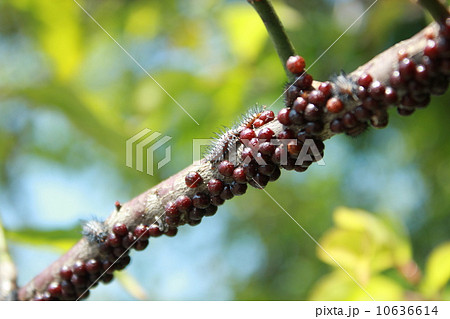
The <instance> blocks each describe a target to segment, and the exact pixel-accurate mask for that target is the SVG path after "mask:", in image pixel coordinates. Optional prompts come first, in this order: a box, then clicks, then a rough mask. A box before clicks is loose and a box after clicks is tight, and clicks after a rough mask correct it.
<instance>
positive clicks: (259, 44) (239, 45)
mask: <svg viewBox="0 0 450 319" xmlns="http://www.w3.org/2000/svg"><path fill="white" fill-rule="evenodd" d="M222 23H223V26H224V29H225V32H226V34H227V36H228V38H229V43H230V46H231V50H232V53H233V55H234V56H235V57H236V59H237V60H238V61H242V62H243V63H248V62H251V61H254V60H255V59H256V57H257V56H258V54H259V52H261V50H262V48H263V46H264V43H265V40H266V39H267V38H268V36H267V32H266V30H265V28H264V24H263V23H262V21H261V19H260V18H259V17H258V15H257V14H256V13H255V12H254V11H253V10H252V9H251V8H250V7H249V6H248V5H247V4H244V3H237V4H233V5H229V6H227V7H225V9H224V10H223V16H222Z"/></svg>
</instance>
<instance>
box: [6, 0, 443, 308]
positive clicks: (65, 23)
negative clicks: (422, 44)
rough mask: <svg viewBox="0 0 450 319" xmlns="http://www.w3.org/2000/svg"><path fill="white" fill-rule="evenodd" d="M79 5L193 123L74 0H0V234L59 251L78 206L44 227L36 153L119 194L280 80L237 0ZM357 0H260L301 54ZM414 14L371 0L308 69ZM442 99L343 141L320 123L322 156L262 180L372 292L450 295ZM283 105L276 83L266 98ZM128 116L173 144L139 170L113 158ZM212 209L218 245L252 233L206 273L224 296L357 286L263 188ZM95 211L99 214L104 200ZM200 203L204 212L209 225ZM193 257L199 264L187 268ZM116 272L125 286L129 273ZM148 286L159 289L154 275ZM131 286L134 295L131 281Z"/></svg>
mask: <svg viewBox="0 0 450 319" xmlns="http://www.w3.org/2000/svg"><path fill="white" fill-rule="evenodd" d="M80 4H81V5H82V6H83V7H84V8H85V9H86V10H87V11H88V12H89V13H90V14H91V15H92V16H93V17H95V19H97V21H98V22H99V23H100V24H101V25H102V26H103V27H104V28H105V29H106V30H107V31H108V32H109V33H110V34H111V36H112V37H114V38H115V39H116V40H117V41H118V42H119V43H120V44H121V45H122V46H123V47H124V48H126V49H127V50H128V51H129V52H130V54H131V55H133V57H135V58H136V60H137V61H139V62H140V63H141V64H142V66H143V67H144V68H145V69H146V70H148V72H149V73H150V74H151V75H152V76H154V77H155V78H156V79H157V81H158V82H159V83H160V84H161V85H162V86H163V87H164V88H165V89H166V90H167V91H168V92H169V93H170V94H171V95H172V96H173V97H174V98H175V99H176V100H177V101H179V102H180V103H181V105H183V107H185V108H186V109H187V111H188V112H189V113H190V114H191V115H192V116H193V117H194V118H195V119H196V120H197V121H198V122H199V124H200V125H199V126H197V125H195V123H194V122H193V121H192V120H191V119H190V118H189V117H188V116H187V115H186V114H185V113H184V112H182V111H181V110H180V109H179V107H178V106H177V105H176V104H175V103H174V102H173V101H172V100H171V99H170V98H169V97H168V95H166V94H165V93H164V92H163V91H162V90H161V89H160V88H159V87H158V86H157V85H156V84H155V82H154V81H153V80H152V79H150V78H149V77H147V76H146V74H145V73H144V72H143V71H142V70H141V69H140V68H139V67H138V66H137V65H135V64H134V62H133V61H132V60H130V59H129V57H128V56H127V55H126V54H125V53H124V52H123V51H121V49H120V48H119V47H118V46H117V45H116V44H115V43H114V42H113V41H112V40H111V39H110V38H109V37H108V36H107V35H106V34H105V33H104V32H103V31H102V30H101V29H100V28H99V27H98V26H97V25H96V24H95V23H94V22H93V21H92V20H91V19H90V18H89V17H88V16H87V15H86V14H85V13H84V12H83V11H82V10H81V9H80V8H79V7H78V6H77V5H76V4H75V3H74V2H72V1H51V0H41V1H32V0H5V1H1V2H0V99H1V101H0V159H1V160H0V182H1V184H0V185H1V186H0V187H1V194H0V196H1V197H0V199H1V200H2V201H3V202H4V203H6V205H7V207H6V209H2V213H3V218H4V219H5V220H6V222H5V224H6V226H7V228H8V232H7V236H8V238H9V239H10V240H11V241H14V242H18V243H27V244H33V245H42V244H43V245H48V244H49V245H51V246H53V247H54V248H56V249H58V250H60V249H63V250H65V249H67V248H68V247H69V246H70V244H71V243H72V242H73V241H74V240H76V238H78V236H79V235H78V229H79V227H78V226H71V225H75V224H76V223H77V220H76V218H73V219H71V220H70V223H72V224H71V225H68V226H69V227H68V228H67V227H61V228H58V227H55V226H51V227H50V228H52V229H51V230H50V231H49V227H45V226H42V225H36V224H35V223H34V222H33V220H36V219H39V220H42V219H43V218H44V217H43V216H44V211H43V210H42V207H41V206H39V207H41V208H40V209H39V208H37V206H36V205H37V204H36V203H33V202H31V201H30V200H29V198H31V196H30V194H33V193H36V192H37V191H38V190H39V187H37V188H33V189H31V190H30V189H27V187H26V185H28V184H27V181H28V179H29V177H30V174H31V173H30V167H34V166H33V165H37V164H39V165H44V167H47V170H46V173H45V174H48V175H49V176H50V175H53V174H55V175H57V174H61V172H74V179H76V178H77V172H79V171H82V170H86V169H89V168H91V167H101V168H102V169H104V170H103V171H102V174H103V175H102V178H101V179H102V180H105V185H107V186H106V187H105V188H104V189H102V188H96V187H93V185H87V184H86V183H90V182H84V183H85V184H83V185H82V187H85V188H89V193H90V194H92V196H94V197H102V196H106V197H107V202H108V204H109V203H113V202H114V200H115V199H116V198H122V199H124V200H127V199H129V198H131V197H133V196H135V195H137V194H139V193H141V192H142V191H144V190H145V189H146V188H148V187H151V186H152V185H155V184H156V183H158V182H159V181H160V180H162V179H164V178H166V177H168V176H170V175H171V174H173V173H175V172H177V171H179V170H180V169H182V168H183V167H185V166H187V165H189V164H190V160H189V159H190V158H191V155H192V139H193V138H208V137H210V136H212V135H213V134H212V132H214V131H216V130H217V128H220V127H221V126H222V125H230V124H231V123H232V122H233V120H234V119H236V118H237V117H238V116H239V115H240V114H242V113H244V112H245V111H246V109H247V108H248V107H249V106H252V105H254V104H255V103H260V104H267V105H271V104H272V103H273V102H274V101H275V100H276V99H277V98H278V97H279V96H280V94H281V93H282V88H283V86H284V82H285V78H284V72H283V69H282V67H281V65H280V62H279V61H278V58H277V56H276V54H275V50H274V49H273V47H272V45H271V43H270V41H269V39H268V36H267V34H266V32H265V30H264V27H263V24H262V23H261V21H260V20H259V18H258V16H257V15H256V13H255V12H253V11H252V8H251V7H250V6H249V5H248V4H247V3H246V1H244V0H240V1H237V0H236V1H231V0H230V1H226V0H196V1H193V0H167V1H156V0H146V1H144V0H133V1H131V0H127V1H125V0H113V1H80ZM370 4H371V2H370V1H363V0H359V1H358V0H352V1H331V0H330V1H326V0H320V1H308V0H302V1H294V0H292V1H291V0H286V1H274V5H275V8H276V9H277V11H278V12H279V14H280V16H281V20H282V21H283V22H284V23H285V25H286V27H287V31H288V34H289V36H290V37H291V39H292V42H293V43H294V45H295V47H296V48H297V50H298V52H299V53H300V54H301V55H303V56H304V57H305V59H306V60H307V61H308V63H309V64H311V63H312V62H313V61H315V59H316V58H317V57H318V56H319V55H320V54H321V53H322V52H323V51H324V50H325V49H326V48H327V47H328V46H329V45H330V44H331V43H332V42H334V41H335V40H336V39H337V38H338V37H339V36H340V35H341V33H342V32H343V31H344V30H345V29H346V28H347V27H348V25H349V24H350V23H351V22H352V21H354V20H355V19H356V18H357V17H358V16H359V15H360V14H361V13H362V11H364V9H365V8H367V7H368V6H369V5H370ZM429 21H430V19H429V17H428V16H426V15H424V13H423V11H422V10H420V8H418V7H416V6H414V5H413V4H411V3H410V2H409V1H406V0H389V1H387V0H385V1H379V3H377V4H376V5H375V6H374V7H373V8H372V9H371V10H370V11H369V12H368V13H367V14H366V15H365V16H364V17H363V18H362V19H361V20H360V22H358V23H357V24H356V25H355V26H354V27H353V28H352V29H351V30H350V31H349V32H348V33H346V34H345V36H343V37H342V38H341V39H340V40H339V41H338V42H337V43H336V44H335V45H334V46H333V47H332V48H331V50H330V51H329V52H328V53H326V54H325V55H324V56H323V57H322V58H321V60H319V61H318V62H317V63H316V64H314V66H313V68H312V69H311V70H310V73H312V74H313V75H314V77H315V78H317V79H319V80H325V79H327V78H328V77H329V76H330V75H331V74H333V73H336V72H339V71H340V70H341V69H344V70H345V71H348V72H349V71H351V70H353V69H354V68H356V67H357V66H359V65H361V64H362V63H364V62H366V61H367V60H368V59H370V58H371V57H373V56H374V55H376V54H377V53H379V52H380V51H382V50H383V49H385V48H387V47H389V46H392V45H393V44H395V43H397V42H398V41H401V40H402V39H405V38H407V37H410V36H411V35H413V34H414V33H415V32H417V31H419V30H420V29H421V28H423V27H424V26H425V25H426V24H427V23H428V22H429ZM449 101H450V100H449V95H448V94H447V95H445V96H442V97H438V98H434V99H433V102H432V104H431V105H430V106H429V107H428V109H426V110H422V111H420V112H417V113H416V114H414V115H413V116H411V117H409V118H400V117H399V116H398V115H396V114H395V112H393V113H392V116H391V124H390V126H389V127H388V128H387V129H385V130H383V131H376V130H370V131H368V132H367V133H366V134H365V135H364V136H362V137H360V138H358V139H351V138H347V137H345V136H339V137H336V138H333V139H332V140H330V141H327V142H326V146H327V149H326V152H325V161H326V164H327V165H326V166H325V167H318V166H314V167H312V168H311V169H310V170H308V172H306V173H305V174H294V173H288V172H284V173H283V176H282V178H281V179H280V181H279V182H277V183H275V184H273V185H270V186H269V187H268V188H267V191H268V192H269V193H270V194H271V195H272V196H274V198H275V199H276V200H277V201H278V202H279V203H280V205H281V206H283V208H284V209H286V211H287V212H289V213H290V214H291V215H292V216H293V217H294V218H295V219H296V220H297V221H298V222H299V223H300V224H301V225H302V226H303V227H304V228H305V229H306V230H307V231H308V232H309V233H310V234H311V235H312V236H313V237H315V238H319V237H321V240H320V242H321V244H322V245H323V247H324V248H325V249H326V250H327V251H328V252H329V253H330V254H331V255H332V256H333V257H335V258H336V260H338V261H339V262H340V263H341V265H342V266H343V267H344V268H346V269H347V270H348V271H349V272H350V273H351V274H352V275H353V276H354V277H355V279H357V280H358V281H359V282H360V283H361V284H362V285H363V286H364V287H365V289H367V291H369V292H370V293H371V294H373V295H374V296H375V297H376V298H377V299H416V298H427V299H428V298H431V299H450V292H449V287H448V277H449V274H448V269H450V267H439V265H444V264H445V263H447V264H448V262H449V252H448V251H449V248H448V240H449V229H450V214H449V211H450V187H449V185H450V184H449V183H448V180H449V178H450V167H449V165H448V161H449V159H450V144H449V143H448V141H447V139H448V138H447V137H448V136H449V135H450V127H449V126H448V125H447V123H448V121H449V120H450V112H449V111H448V105H449ZM281 107H282V102H281V99H280V100H278V101H277V102H276V103H275V104H274V105H273V107H272V108H273V109H274V110H278V109H280V108H281ZM143 128H150V129H152V130H153V131H159V132H162V133H163V134H165V135H169V136H171V137H173V138H172V140H171V142H172V149H173V154H174V156H173V160H172V161H171V163H170V164H169V165H167V166H165V167H163V168H162V169H161V170H158V171H157V173H156V174H155V175H154V176H148V175H145V174H142V173H140V172H138V171H135V170H133V169H130V168H127V167H125V165H124V163H125V147H124V146H125V141H126V140H127V138H129V137H131V136H133V135H134V134H136V133H137V132H139V131H140V130H142V129H143ZM177 155H178V156H177ZM39 167H41V166H39ZM111 176H113V177H114V179H113V180H114V183H113V182H109V179H108V178H110V177H111ZM38 177H39V178H42V176H39V175H38ZM79 178H80V179H81V176H80V177H79ZM70 182H72V183H77V182H76V181H75V180H71V181H70ZM27 192H28V193H27ZM69 195H70V194H69ZM43 200H44V201H46V202H53V201H57V198H43ZM86 206H88V208H89V206H90V204H89V203H85V202H80V203H78V202H77V203H70V204H64V205H59V206H58V208H54V211H53V216H59V217H60V216H64V214H63V213H64V212H65V211H66V210H67V209H68V208H72V209H74V210H78V211H80V212H81V211H85V210H86ZM341 206H348V207H359V208H361V209H364V210H366V211H370V212H376V213H374V214H372V213H371V214H369V213H366V212H364V211H359V210H350V209H344V208H340V209H337V210H336V211H335V213H334V214H333V211H334V210H335V209H336V208H337V207H341ZM105 207H108V209H110V208H109V207H112V205H110V206H106V204H105ZM105 210H106V208H105ZM221 211H223V212H222V214H224V213H228V214H229V216H230V218H228V219H221V220H219V221H216V222H221V223H226V240H225V241H224V243H222V244H223V245H222V244H221V245H220V247H221V248H220V249H223V251H222V252H223V253H221V255H223V256H227V255H228V253H230V252H234V250H235V249H236V247H242V248H241V249H242V250H243V251H241V253H244V254H245V253H246V251H245V249H246V248H245V247H247V246H246V245H245V244H246V243H253V242H254V241H255V240H256V241H257V242H260V243H261V245H262V249H263V253H262V256H263V257H261V258H260V259H259V260H257V266H256V267H255V268H254V269H253V270H252V271H251V272H249V273H246V275H245V276H237V275H233V274H232V272H230V274H229V275H226V276H225V278H222V279H221V280H222V281H219V282H220V284H221V285H228V286H229V288H230V289H231V291H232V293H231V294H229V295H227V296H229V297H228V298H231V299H243V300H270V299H271V300H304V299H308V298H310V299H345V300H353V299H356V300H359V299H368V297H367V295H366V294H365V293H364V292H363V291H362V290H361V289H359V288H358V287H357V286H356V285H355V284H354V283H353V282H352V281H351V280H350V279H349V277H348V276H347V275H346V274H345V273H344V272H343V271H342V270H340V268H338V267H336V264H335V263H333V262H332V261H330V259H329V258H328V257H327V256H326V255H324V254H323V252H322V251H320V250H317V247H316V245H315V244H314V243H313V242H312V241H311V240H310V238H308V237H307V236H306V235H305V234H304V233H303V232H302V230H301V229H300V228H299V227H298V226H297V225H296V224H295V223H294V222H293V221H292V220H291V219H290V218H289V217H288V216H286V215H285V213H284V212H283V211H282V210H280V208H279V206H278V205H277V204H276V203H274V202H273V201H272V200H271V199H270V198H269V197H267V196H266V195H265V194H264V193H263V192H261V191H257V190H249V191H248V194H247V195H246V196H245V197H244V198H236V199H235V200H233V201H231V202H230V203H227V204H226V205H225V207H224V208H222V209H221ZM221 211H219V214H221ZM95 213H96V214H100V213H101V214H103V216H106V215H105V214H106V213H107V211H102V212H95ZM52 218H53V219H54V218H55V217H52ZM217 218H218V217H216V218H214V219H217ZM214 219H211V221H208V222H207V223H209V225H213V224H214V223H215V221H214ZM49 220H51V218H50V219H49ZM333 224H334V226H333ZM209 225H206V222H205V225H201V226H198V228H197V229H195V232H197V233H199V234H200V236H202V233H203V234H205V233H206V232H208V227H207V226H209ZM66 226H67V224H66ZM202 226H204V227H202ZM178 236H183V230H182V231H181V232H180V234H179V235H178ZM249 238H250V239H251V240H250V239H249ZM174 240H175V241H177V240H180V241H182V238H178V239H177V238H176V239H174ZM210 244H211V246H212V247H214V244H215V243H210ZM216 245H217V246H218V247H219V244H218V243H216ZM230 254H231V253H230ZM232 256H234V255H232ZM209 258H212V257H209ZM214 262H215V263H216V265H217V262H218V261H217V260H214ZM220 262H221V263H222V267H224V268H230V267H231V266H230V264H234V265H235V266H236V267H238V268H245V267H246V266H247V265H245V264H244V262H245V261H243V260H239V259H236V258H232V259H227V258H224V259H223V260H222V261H220ZM186 263H187V264H188V263H189V261H186ZM215 263H213V262H212V264H215ZM415 265H417V268H414V267H415ZM413 266H414V267H413ZM330 267H331V268H332V269H333V270H332V272H331V273H330ZM411 267H412V268H411ZM19 268H20V265H19ZM405 269H406V270H405ZM411 269H417V271H418V272H419V269H421V270H422V271H424V275H423V277H422V278H421V279H420V280H419V279H417V278H413V279H411V278H404V277H405V276H404V274H405V273H406V274H410V271H411ZM36 271H39V270H38V269H36ZM146 271H147V269H146V268H142V269H139V270H138V273H142V272H146ZM192 271H194V270H192V269H191V272H192ZM196 271H197V272H198V273H199V275H201V273H202V270H196ZM446 271H447V272H446ZM135 275H136V274H135ZM160 276H162V277H164V276H167V277H168V276H169V274H165V273H161V275H160ZM125 277H126V276H125ZM214 278H215V277H214ZM205 280H206V279H205ZM214 280H219V279H217V278H216V279H214ZM411 280H412V281H411ZM414 280H416V281H414ZM125 281H126V282H128V287H133V280H132V279H130V280H128V281H127V280H126V279H125ZM125 286H127V284H125ZM145 289H147V294H148V295H151V296H155V298H158V291H157V290H153V289H156V288H155V286H153V285H149V286H148V287H146V288H145ZM131 290H135V291H138V293H136V294H135V296H137V298H145V293H142V291H141V292H139V290H140V289H138V288H136V289H133V288H131ZM149 292H151V293H149ZM172 298H175V297H172ZM199 298H201V299H209V298H210V296H209V295H208V294H207V293H205V294H203V295H201V296H200V297H199Z"/></svg>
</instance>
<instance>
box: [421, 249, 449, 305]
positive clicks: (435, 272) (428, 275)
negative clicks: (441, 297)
mask: <svg viewBox="0 0 450 319" xmlns="http://www.w3.org/2000/svg"><path fill="white" fill-rule="evenodd" d="M449 280H450V242H446V243H444V244H442V245H440V246H438V247H436V248H435V249H434V250H433V251H432V252H431V255H430V257H429V258H428V261H427V264H426V267H425V276H424V279H423V282H422V284H421V287H420V290H421V291H422V293H423V294H424V295H425V296H427V297H434V296H435V295H436V294H437V293H438V292H439V291H440V290H441V289H443V288H444V286H445V285H446V284H447V282H448V281H449Z"/></svg>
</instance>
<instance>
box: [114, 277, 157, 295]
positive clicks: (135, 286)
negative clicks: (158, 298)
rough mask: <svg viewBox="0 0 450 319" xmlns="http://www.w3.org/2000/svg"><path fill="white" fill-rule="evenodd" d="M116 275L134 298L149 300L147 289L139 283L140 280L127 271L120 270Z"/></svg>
mask: <svg viewBox="0 0 450 319" xmlns="http://www.w3.org/2000/svg"><path fill="white" fill-rule="evenodd" d="M114 277H115V278H116V279H117V280H118V281H119V283H120V285H121V286H122V287H123V288H124V289H125V290H126V291H127V292H128V293H129V294H130V295H132V296H133V297H134V298H136V299H138V300H148V299H149V298H148V296H147V294H146V292H145V289H144V288H143V287H142V286H141V285H140V284H139V281H138V280H137V279H136V278H134V277H133V276H132V275H130V274H129V273H128V272H127V271H124V270H122V271H118V272H115V273H114Z"/></svg>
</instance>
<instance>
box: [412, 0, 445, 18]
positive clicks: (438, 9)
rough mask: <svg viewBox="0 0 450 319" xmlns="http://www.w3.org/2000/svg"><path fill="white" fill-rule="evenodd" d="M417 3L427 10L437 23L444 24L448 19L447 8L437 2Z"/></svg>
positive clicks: (423, 1)
mask: <svg viewBox="0 0 450 319" xmlns="http://www.w3.org/2000/svg"><path fill="white" fill-rule="evenodd" d="M417 2H418V3H419V4H420V5H421V6H422V7H424V8H425V9H427V10H428V12H430V14H431V15H432V16H433V18H434V19H435V20H436V21H437V22H440V23H442V22H445V20H446V19H447V18H448V17H450V13H449V11H448V8H447V7H446V6H445V5H444V4H443V3H442V2H441V1H439V0H418V1H417Z"/></svg>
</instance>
